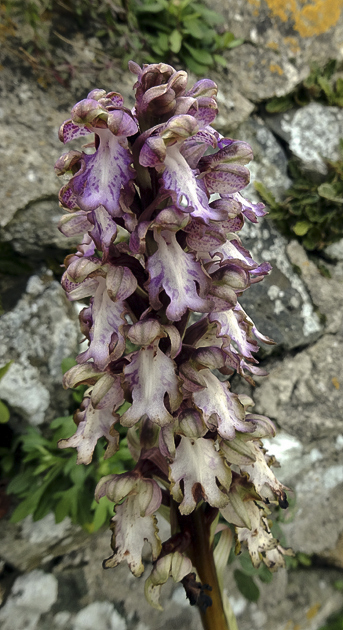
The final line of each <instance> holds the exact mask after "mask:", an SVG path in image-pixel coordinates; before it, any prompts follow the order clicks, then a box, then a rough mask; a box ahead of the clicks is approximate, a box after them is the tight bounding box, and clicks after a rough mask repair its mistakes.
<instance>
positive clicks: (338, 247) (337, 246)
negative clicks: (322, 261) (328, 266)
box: [324, 238, 343, 261]
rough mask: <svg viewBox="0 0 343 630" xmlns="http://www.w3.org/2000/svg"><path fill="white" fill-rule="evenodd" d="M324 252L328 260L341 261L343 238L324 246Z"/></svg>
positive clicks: (342, 258) (342, 257)
mask: <svg viewBox="0 0 343 630" xmlns="http://www.w3.org/2000/svg"><path fill="white" fill-rule="evenodd" d="M324 253H325V255H326V256H327V257H328V258H329V259H330V260H333V261H337V260H339V261H343V238H342V239H341V240H340V241H338V242H337V243H332V245H328V247H325V249H324Z"/></svg>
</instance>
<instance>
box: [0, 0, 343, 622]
mask: <svg viewBox="0 0 343 630" xmlns="http://www.w3.org/2000/svg"><path fill="white" fill-rule="evenodd" d="M210 4H211V7H212V8H216V9H217V10H220V11H221V12H222V13H223V16H224V19H225V20H226V22H227V25H228V26H229V27H230V28H232V30H234V32H235V34H236V35H237V36H243V37H245V39H246V42H245V44H243V46H241V47H240V48H237V49H236V50H233V51H231V52H230V54H229V55H228V61H229V70H228V75H227V76H226V75H224V74H223V75H218V76H217V77H216V79H217V81H218V84H219V104H220V107H221V110H220V111H221V113H220V117H219V129H220V131H222V132H223V133H224V132H226V133H232V135H233V136H234V137H238V138H240V139H244V140H247V141H248V142H250V143H251V145H252V146H253V149H254V153H255V160H256V161H255V162H254V163H253V164H252V166H251V175H252V180H253V179H257V180H259V181H262V182H264V183H265V185H266V186H268V187H269V188H271V189H272V191H273V192H274V194H275V196H276V197H278V198H281V197H282V194H283V192H284V190H285V189H286V188H287V187H288V185H289V179H288V175H287V156H288V155H289V154H290V153H292V152H293V153H294V154H296V155H297V156H298V157H299V159H301V160H303V162H304V165H305V166H307V167H308V168H310V169H312V170H313V171H314V172H317V173H318V176H319V175H320V174H321V173H322V172H323V170H322V169H323V166H322V165H323V162H322V161H321V157H322V156H323V155H324V156H325V155H328V156H330V157H332V155H333V153H334V152H335V150H336V149H337V146H338V139H339V136H340V135H342V136H343V128H342V110H339V109H338V108H333V107H330V108H326V107H324V106H322V105H318V104H310V105H309V106H307V107H305V108H303V109H302V110H299V111H295V112H292V113H291V115H289V114H283V115H281V116H279V117H278V118H277V120H276V119H275V118H273V120H270V119H266V120H263V119H262V118H260V117H258V116H257V115H256V110H255V106H256V103H258V102H259V101H260V100H263V99H265V98H270V97H271V96H274V95H280V94H286V93H287V92H289V91H290V89H292V88H293V87H294V86H295V85H296V84H297V83H298V82H299V81H300V80H301V79H302V78H304V77H305V76H306V75H307V74H308V71H309V63H310V61H311V60H312V59H317V60H318V61H326V60H327V59H328V58H329V57H331V56H333V55H334V56H335V57H337V58H339V57H340V56H342V49H341V46H342V41H343V21H342V20H343V18H342V15H341V3H340V2H335V1H334V0H331V3H330V4H331V5H332V6H331V9H332V10H331V12H326V13H325V16H326V18H325V20H326V21H325V20H321V19H319V18H318V16H319V17H320V16H321V15H322V13H321V12H322V10H323V5H324V3H323V2H321V1H319V0H317V2H314V3H312V4H313V7H314V9H313V12H312V13H311V12H310V10H309V6H310V3H309V2H307V3H300V2H299V3H297V2H296V0H294V1H292V2H289V3H288V4H287V7H289V9H287V10H286V8H285V6H284V5H285V3H281V2H277V1H275V0H274V1H273V0H267V1H266V2H264V1H262V0H261V1H260V0H249V1H248V2H245V1H244V2H243V1H242V0H232V1H230V2H228V1H226V2H224V1H223V0H214V1H211V3H210ZM323 15H324V14H323ZM313 16H314V17H313ZM316 16H317V18H318V19H314V18H316ZM305 36H306V37H305ZM2 63H3V68H2V70H1V71H0V85H1V90H2V96H3V98H2V102H1V108H0V155H1V163H2V164H3V165H4V168H3V169H2V172H1V175H0V178H1V179H0V182H1V189H2V201H3V207H2V209H1V215H0V224H1V228H0V241H1V243H2V247H4V246H7V245H8V244H10V245H11V247H12V248H13V251H14V252H15V255H16V256H18V260H20V261H21V262H23V261H26V262H27V263H28V266H27V267H26V271H25V273H24V274H21V275H19V276H18V275H11V274H2V275H1V277H0V281H1V289H2V295H3V299H2V302H3V308H4V311H5V312H4V314H3V315H2V317H1V319H0V357H1V359H0V367H1V365H4V364H5V363H7V362H8V361H10V360H11V361H12V364H11V367H10V369H9V371H8V372H7V374H6V376H5V377H4V378H3V379H2V380H1V383H0V387H1V394H0V397H1V398H2V399H3V400H4V401H5V402H6V403H7V404H8V406H9V408H10V410H11V421H10V423H11V428H12V430H13V431H14V432H20V431H22V430H24V428H25V426H28V425H34V426H40V427H41V428H42V430H43V431H44V430H45V427H47V426H48V423H49V421H51V420H52V419H53V418H54V417H56V415H60V414H61V413H65V412H66V410H67V409H68V404H69V398H68V394H67V393H66V392H64V391H63V390H62V388H61V387H60V385H59V384H60V380H61V368H60V365H61V361H62V359H63V358H65V357H67V356H73V355H74V354H75V353H76V351H77V347H78V344H79V341H80V337H79V332H78V324H77V311H76V310H75V309H74V307H72V306H71V305H70V303H68V302H67V301H66V299H65V297H64V294H63V291H62V289H61V288H60V286H59V283H58V281H57V280H56V278H55V269H56V264H59V263H60V262H61V261H62V260H63V255H64V253H65V252H66V251H67V250H68V248H69V247H70V245H71V244H72V243H68V242H66V241H65V239H63V238H61V237H60V235H59V233H58V231H57V230H56V223H57V221H58V218H59V213H60V210H59V207H58V203H57V201H56V194H57V191H58V188H59V182H58V181H57V180H56V179H55V177H54V173H53V168H52V167H53V164H54V161H55V159H56V158H57V157H58V155H59V154H60V152H61V147H60V143H59V141H58V139H57V130H58V126H59V123H60V122H61V121H62V120H63V119H64V118H66V117H67V115H68V109H70V107H71V106H72V105H73V103H74V101H75V98H74V97H75V93H76V94H77V96H78V97H79V98H82V97H83V96H84V95H85V94H86V93H87V91H88V89H89V88H90V87H94V85H90V82H91V81H92V80H93V79H94V81H95V78H94V77H90V76H81V77H80V76H79V77H76V78H75V81H74V83H73V84H72V87H71V92H70V93H68V92H67V91H65V90H63V89H62V88H60V87H58V86H57V87H54V88H51V89H49V90H48V91H44V90H43V89H42V88H40V87H39V86H38V84H37V83H36V81H35V79H34V77H31V76H29V75H28V74H25V73H24V74H23V73H22V72H21V70H20V69H18V68H14V67H10V66H9V64H8V59H5V60H3V62H2ZM100 79H101V80H100ZM100 79H99V78H98V81H97V86H98V87H104V88H105V89H108V90H110V89H115V90H118V91H121V92H122V93H123V95H124V96H125V97H127V98H128V101H127V102H128V103H130V101H131V103H132V93H131V85H132V80H131V77H130V75H128V73H123V72H121V71H119V70H118V71H117V72H115V76H110V75H109V73H107V74H106V69H104V70H103V71H102V74H101V76H100ZM314 120H315V121H316V124H315V125H314V124H313V121H314ZM341 129H342V133H341V131H340V130H341ZM324 132H325V134H326V135H325V142H324V141H323V134H324ZM328 147H329V148H328ZM315 151H316V152H317V153H316V154H315ZM325 151H326V152H325ZM315 155H317V156H318V159H314V157H315ZM246 194H247V195H248V196H250V197H251V198H254V195H255V192H254V189H253V187H252V186H251V185H250V186H249V188H248V189H247V193H246ZM243 238H244V239H245V244H246V245H247V247H248V248H250V249H251V250H252V252H253V255H254V257H255V258H256V259H259V260H260V261H263V260H269V261H270V262H271V263H272V265H273V271H272V273H271V274H270V276H269V277H268V278H267V279H266V280H265V281H264V282H263V283H261V284H258V285H254V286H253V287H252V288H251V289H250V290H249V291H248V292H247V294H246V297H245V298H244V301H243V306H244V307H246V308H247V310H248V312H250V313H251V314H252V315H253V317H254V319H255V321H256V324H257V326H258V327H259V328H260V329H261V330H262V331H263V332H264V333H265V334H267V335H269V336H271V337H273V338H274V339H275V341H276V345H275V346H274V347H272V348H270V347H268V348H263V349H262V355H261V356H262V360H263V365H264V366H265V367H266V368H267V369H268V371H269V373H270V376H269V377H268V378H264V379H258V382H257V387H256V389H255V391H254V392H252V391H251V388H250V386H247V385H245V384H244V383H242V382H240V381H238V380H237V381H236V380H235V383H234V387H235V388H236V391H246V392H247V393H249V394H250V395H251V394H252V395H253V397H254V400H255V402H256V407H255V408H256V411H257V412H258V413H264V414H266V415H269V416H270V417H271V418H272V419H273V420H274V421H275V423H276V425H277V427H278V435H277V437H276V439H275V440H273V441H271V442H270V443H269V442H268V443H267V442H266V447H267V448H268V449H269V451H270V453H274V454H275V455H276V457H277V459H278V460H279V462H280V463H281V469H280V470H279V471H278V476H279V478H280V479H281V480H282V481H283V482H284V483H286V484H287V485H288V486H289V487H290V488H291V496H292V498H293V499H294V501H293V503H294V505H293V506H292V509H291V510H289V512H288V514H287V515H286V522H285V523H282V524H281V527H282V529H283V532H284V534H285V536H286V539H287V542H288V544H289V545H291V546H292V547H293V549H294V550H295V551H296V552H302V553H306V554H308V555H309V556H310V557H311V558H312V564H311V566H309V567H307V568H306V569H305V568H304V567H303V568H301V569H299V568H298V569H297V570H293V571H290V572H288V573H287V572H286V571H280V572H279V573H278V574H276V575H275V576H274V578H273V581H272V583H271V584H262V583H259V587H260V590H261V597H260V599H259V601H258V603H257V604H253V603H248V602H247V600H245V599H244V598H243V597H242V595H240V593H239V591H238V590H237V587H236V586H235V583H234V581H233V579H232V571H233V569H234V568H235V566H236V565H230V566H229V567H228V570H227V576H226V582H225V584H226V589H227V591H228V594H229V596H230V600H231V603H232V606H233V608H234V610H235V612H236V614H237V617H238V623H239V628H240V630H251V628H263V629H264V630H272V629H273V630H285V629H286V628H287V630H288V629H289V630H292V629H293V630H295V628H297V629H299V630H300V629H301V630H318V629H319V628H320V626H321V625H322V624H323V623H324V622H325V620H326V619H327V617H328V616H329V615H330V614H331V613H332V612H335V611H337V610H339V609H340V607H341V606H342V596H341V594H340V593H339V592H338V591H337V590H335V588H334V583H335V582H336V581H337V580H338V579H342V570H343V504H342V501H341V494H342V490H343V398H342V389H343V379H342V373H343V364H342V357H343V332H342V317H343V284H342V280H343V245H342V243H338V244H336V245H334V246H332V247H331V248H328V250H327V251H326V265H327V267H328V269H329V271H330V276H331V277H330V278H325V277H323V276H322V275H321V274H320V272H319V271H318V268H317V267H316V265H315V264H314V263H313V262H312V261H311V260H309V258H308V256H307V254H306V252H305V251H304V250H303V248H302V247H301V245H300V244H299V243H298V242H296V241H294V242H291V243H288V242H287V241H286V240H285V239H284V237H282V236H281V235H280V234H279V233H278V232H277V230H276V229H275V227H274V226H273V225H272V223H271V222H270V221H269V220H268V218H266V219H264V220H263V222H261V223H260V224H259V225H258V226H255V225H250V226H247V227H246V228H245V232H244V236H243ZM51 261H55V262H54V264H52V262H51ZM295 270H296V271H295ZM299 270H300V274H299ZM159 526H160V528H161V530H162V532H163V528H165V524H164V523H163V521H162V520H161V522H160V524H159ZM0 532H1V536H0V557H1V558H2V561H1V564H0V573H1V577H0V579H1V582H0V595H1V598H2V599H3V608H2V609H1V611H0V622H1V624H2V625H1V627H2V628H3V629H4V630H24V628H25V630H47V629H48V628H49V630H59V629H61V628H63V629H64V630H81V628H83V630H88V628H89V629H91V628H92V629H93V628H94V627H96V628H98V630H158V629H160V628H165V629H166V630H172V629H176V628H178V629H180V630H182V629H185V628H187V629H189V630H196V629H198V628H199V616H198V612H197V610H196V609H194V608H190V607H189V605H188V603H187V602H186V600H185V597H184V594H183V591H182V589H180V587H176V588H175V586H173V585H172V584H169V585H168V586H167V587H166V588H165V591H164V606H165V610H164V612H163V613H158V612H157V611H154V610H152V609H151V608H149V606H148V605H147V604H146V602H145V600H144V595H143V587H144V583H143V582H142V581H141V580H136V579H135V578H133V577H132V576H131V574H130V573H129V571H128V569H127V567H126V566H125V567H124V566H121V567H119V568H117V569H116V570H114V571H108V572H104V571H103V569H102V567H101V563H102V559H103V558H105V557H106V556H107V555H108V554H109V551H110V548H109V542H110V534H109V532H108V531H105V532H100V533H98V534H97V535H94V536H92V537H90V536H88V535H87V534H85V532H83V531H82V530H81V529H80V528H78V527H76V526H74V525H72V524H71V523H70V521H69V519H65V521H63V522H62V523H60V524H58V525H56V524H55V523H54V517H53V515H52V514H49V515H48V516H46V517H45V518H44V519H43V520H42V521H39V522H37V523H33V522H32V519H31V518H30V517H27V518H26V519H25V520H24V521H23V522H22V523H20V524H18V525H16V526H13V525H10V524H9V523H8V516H7V517H5V518H3V519H2V520H1V521H0ZM146 562H147V563H148V562H149V560H148V558H147V559H146Z"/></svg>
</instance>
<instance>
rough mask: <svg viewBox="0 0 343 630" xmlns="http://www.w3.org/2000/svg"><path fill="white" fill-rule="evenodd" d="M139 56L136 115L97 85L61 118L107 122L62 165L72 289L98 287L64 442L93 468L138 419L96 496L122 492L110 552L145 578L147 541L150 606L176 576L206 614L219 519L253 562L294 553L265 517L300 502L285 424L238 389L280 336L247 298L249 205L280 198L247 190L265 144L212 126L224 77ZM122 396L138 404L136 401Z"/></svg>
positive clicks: (252, 272) (80, 294) (78, 127)
mask: <svg viewBox="0 0 343 630" xmlns="http://www.w3.org/2000/svg"><path fill="white" fill-rule="evenodd" d="M129 65H130V69H131V71H132V72H133V73H134V74H136V75H137V81H136V83H135V86H134V89H135V91H136V104H135V107H134V108H133V109H132V111H130V110H129V109H127V108H126V107H124V102H123V99H122V97H121V95H120V94H118V93H115V92H111V93H109V94H106V93H105V91H104V90H100V89H96V90H93V91H92V92H91V93H90V94H88V97H87V98H86V99H85V100H83V101H81V102H80V103H77V104H76V105H75V106H74V108H73V109H72V112H71V119H70V120H67V121H66V122H65V123H64V124H63V125H62V127H61V130H60V138H61V140H62V141H63V142H65V143H67V142H69V141H70V140H75V139H76V138H86V137H87V138H88V137H89V136H91V143H88V144H87V145H86V147H88V148H90V149H91V150H92V152H91V153H90V152H85V151H70V152H69V153H66V154H64V155H63V156H62V157H61V158H60V159H59V160H58V162H57V164H56V171H57V174H58V175H64V174H65V173H70V174H71V178H70V179H69V181H67V183H66V184H65V185H64V186H63V188H62V189H61V192H60V202H61V205H62V206H63V208H64V209H65V210H66V212H67V214H65V215H64V216H63V217H62V219H61V223H60V230H61V232H62V233H63V234H65V235H66V236H75V235H76V234H78V233H81V234H82V233H83V240H82V243H81V244H80V245H79V246H78V249H77V252H76V253H75V254H72V255H70V256H68V257H67V258H66V261H65V267H66V270H65V273H64V275H63V280H62V285H63V287H64V289H65V291H66V294H67V296H68V298H69V299H70V300H80V299H83V298H90V300H89V303H88V305H85V307H84V309H83V310H82V311H81V313H80V324H81V330H82V332H83V334H84V335H85V337H86V339H88V341H89V345H88V348H87V349H86V350H85V351H84V352H82V353H81V354H80V355H79V356H78V357H77V361H78V365H77V366H75V367H73V368H71V370H69V372H67V374H66V375H65V377H64V384H65V386H66V387H75V386H76V385H78V384H81V383H87V385H88V386H89V388H88V389H87V391H86V394H85V398H84V401H83V403H82V405H81V408H80V410H78V411H77V413H76V416H75V420H76V423H77V425H78V426H77V431H76V433H75V435H74V436H72V437H70V438H69V439H67V440H62V441H61V443H60V447H61V448H64V447H68V446H73V447H76V448H77V450H78V462H79V463H84V464H88V463H89V462H90V461H91V459H92V454H93V451H94V448H95V445H96V443H97V440H98V439H99V438H101V437H105V438H106V440H107V442H108V447H107V450H106V452H105V457H111V455H113V453H115V452H116V450H117V449H118V448H119V440H120V436H119V433H118V431H117V430H116V426H117V425H119V423H120V424H121V425H122V426H124V427H128V433H127V438H128V443H129V445H130V448H131V451H132V455H133V457H134V458H135V459H136V462H137V463H136V466H135V468H134V470H133V471H131V472H128V473H125V474H122V475H110V476H108V477H106V478H104V479H103V480H101V481H100V483H99V484H98V487H97V490H96V498H97V499H99V498H100V497H101V496H105V495H106V496H107V497H108V498H109V499H110V500H111V501H113V502H114V504H115V516H114V517H113V519H112V530H113V539H112V547H113V552H114V553H113V556H112V557H111V558H110V559H108V560H107V561H106V563H105V566H106V567H114V566H116V565H117V564H118V563H119V562H121V561H124V560H126V561H127V562H128V564H129V567H130V569H131V571H132V572H133V574H134V575H136V576H139V575H141V574H142V573H143V571H144V565H143V563H142V547H143V544H144V542H145V541H148V543H149V544H150V546H151V550H152V560H153V570H152V573H151V575H150V577H149V578H148V580H147V583H146V596H147V598H148V600H149V601H150V603H151V604H152V605H153V606H155V607H156V608H160V603H159V594H160V590H161V586H162V584H163V583H164V582H166V581H167V579H168V577H169V576H172V577H173V578H174V580H175V581H182V583H183V585H184V586H185V589H186V592H187V594H188V596H189V598H190V600H191V601H192V602H194V601H196V602H197V603H198V604H199V606H200V608H202V614H203V615H204V616H205V617H206V615H208V614H209V612H208V611H207V610H206V608H207V607H208V606H209V605H210V604H211V598H210V597H209V596H204V588H205V587H204V586H202V584H201V582H203V583H209V584H210V586H211V587H212V589H213V602H214V604H215V605H216V606H218V601H219V600H220V597H222V595H221V594H220V593H219V595H218V593H217V595H218V596H217V595H216V592H217V591H218V582H216V579H217V578H216V577H215V574H214V573H213V571H212V573H211V572H210V573H209V574H208V573H206V571H207V569H206V567H210V566H212V565H213V562H212V561H211V559H210V558H211V557H212V558H213V556H211V554H212V543H213V537H212V539H211V538H210V531H211V532H213V531H215V528H214V529H213V527H210V526H211V524H213V522H214V521H215V520H216V519H219V515H221V517H222V519H223V524H221V525H220V526H219V528H218V531H219V532H222V536H223V539H222V540H223V541H225V540H229V539H230V536H229V534H228V528H229V527H231V528H235V531H236V539H237V548H238V547H240V545H241V544H244V545H246V546H247V547H248V549H249V552H250V554H251V557H252V561H253V564H254V566H259V564H260V563H261V562H264V563H265V564H266V565H267V567H268V568H269V569H271V570H274V569H276V568H278V567H279V566H284V555H285V553H288V551H287V550H285V549H283V548H282V547H281V545H280V544H279V542H278V541H277V540H276V539H274V538H273V536H272V534H271V532H270V528H269V525H268V520H267V515H268V513H269V512H268V508H267V505H270V504H272V503H276V504H277V503H278V504H279V505H280V506H281V507H285V506H286V505H287V501H286V494H285V487H284V486H282V484H281V483H279V482H278V481H277V479H276V478H275V476H274V474H273V472H272V470H271V468H270V464H271V463H272V462H273V460H271V459H270V458H269V457H268V456H267V455H266V453H265V451H264V449H263V445H262V442H261V439H262V438H263V437H270V436H271V435H273V434H274V433H275V430H274V427H273V425H272V423H271V421H270V420H268V418H265V417H263V416H259V415H256V414H253V413H251V411H249V407H251V405H252V404H253V402H252V400H251V399H250V398H248V397H247V396H243V395H237V394H235V393H233V392H232V391H231V388H230V383H229V380H228V379H229V377H230V375H232V374H234V373H235V372H236V373H238V374H240V375H242V376H243V377H244V378H246V379H247V380H248V381H249V382H250V383H251V382H253V380H252V376H250V375H247V372H249V373H250V374H259V375H263V374H264V371H263V370H261V369H260V368H258V367H257V365H256V364H257V363H258V361H257V359H256V356H255V353H256V352H257V351H258V344H257V339H259V340H262V341H263V342H264V343H272V342H271V340H270V339H269V338H268V337H265V336H263V335H261V334H260V333H259V332H258V331H257V329H256V328H255V326H254V324H253V322H252V320H251V319H250V318H249V317H248V315H247V314H246V313H245V311H244V310H243V309H242V307H241V306H240V304H239V298H240V296H241V294H242V293H243V291H245V290H247V289H248V288H249V286H250V285H251V284H252V283H254V282H258V281H260V280H262V279H263V276H265V275H266V274H267V273H268V272H269V271H270V266H269V265H268V264H267V263H263V264H258V263H257V262H255V261H254V260H253V259H252V257H251V255H250V253H249V252H248V251H247V250H246V249H245V248H244V247H243V245H242V244H241V241H240V238H239V236H238V232H239V231H240V230H241V228H242V226H243V224H244V221H245V219H248V220H249V221H252V222H254V223H256V222H257V220H258V217H261V216H263V215H264V214H265V211H264V209H263V204H256V205H255V204H253V203H251V202H249V201H247V200H246V199H244V197H242V195H241V194H240V191H241V190H242V189H243V188H244V187H245V186H246V185H247V184H248V182H249V171H248V169H247V167H246V164H247V163H248V162H249V161H250V160H251V159H252V151H251V148H250V147H249V145H248V144H246V143H245V142H240V141H239V140H233V139H225V138H221V137H220V135H219V134H218V133H217V132H216V131H215V129H214V128H213V127H212V126H211V124H212V123H213V121H214V119H215V116H216V113H217V102H216V93H217V87H216V85H215V83H213V81H211V80H209V79H203V80H200V81H198V82H197V83H196V84H195V85H194V86H193V87H192V88H191V89H188V90H187V74H186V73H185V72H184V71H176V70H174V68H172V67H171V66H169V65H167V64H163V63H161V64H149V65H145V66H143V68H140V67H139V66H138V65H137V64H135V63H134V62H130V64H129ZM213 193H216V199H215V200H213V199H212V198H211V195H212V194H213ZM193 314H195V315H193ZM127 342H129V343H130V346H129V348H130V349H129V350H128V349H127V348H128V343H127ZM132 344H133V345H132ZM132 347H133V348H134V349H133V351H132ZM124 401H125V402H126V403H129V404H130V406H129V407H128V408H127V409H126V411H125V412H124V413H123V414H122V415H120V414H119V413H118V410H119V408H120V407H121V405H122V404H123V403H124ZM161 506H163V514H164V515H166V514H167V513H169V514H170V522H171V528H172V529H171V537H170V538H169V539H168V540H166V541H162V540H161V539H160V537H159V533H158V528H157V525H156V516H155V513H156V512H157V511H158V510H159V509H161ZM199 528H200V529H199ZM200 530H201V532H202V535H204V532H205V534H206V536H207V539H206V540H207V543H206V544H205V543H204V542H203V543H202V544H200V542H199V541H200V540H203V541H204V540H205V539H204V538H202V539H201V536H200V533H199V532H200ZM223 532H224V533H223ZM225 532H226V534H225ZM211 535H212V534H211ZM230 535H231V534H230ZM225 536H226V537H225ZM197 545H198V547H197ZM199 545H200V547H201V548H199ZM206 553H207V554H208V559H207V560H206V561H203V560H202V561H200V560H199V558H200V557H201V556H202V554H206ZM225 553H227V554H228V551H227V549H226V552H225ZM211 562H212V565H211ZM192 571H193V572H195V575H196V578H195V575H193V573H192ZM192 576H193V577H192ZM196 579H199V580H200V582H197V581H196ZM216 589H217V590H216ZM218 597H219V599H218ZM220 601H222V600H220ZM215 605H214V607H215ZM214 607H213V608H214ZM211 614H212V616H213V618H214V619H221V621H220V623H219V622H218V623H217V622H216V623H217V625H216V624H215V623H212V625H211V623H210V622H208V623H207V625H206V627H207V628H213V629H214V628H219V627H220V629H221V630H222V629H225V628H227V627H228V626H227V624H226V621H225V618H224V617H225V615H224V613H215V611H214V610H213V611H212V613H211ZM216 615H217V616H216ZM218 615H219V616H218ZM220 615H221V616H220ZM223 615H224V616H223ZM220 624H221V625H220ZM225 624H226V625H225Z"/></svg>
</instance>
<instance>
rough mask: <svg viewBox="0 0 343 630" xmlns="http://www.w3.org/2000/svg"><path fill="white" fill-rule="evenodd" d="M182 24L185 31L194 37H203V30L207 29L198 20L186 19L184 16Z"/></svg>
mask: <svg viewBox="0 0 343 630" xmlns="http://www.w3.org/2000/svg"><path fill="white" fill-rule="evenodd" d="M183 24H184V27H185V33H188V34H189V35H192V37H195V39H203V37H204V35H205V32H206V31H208V29H206V28H205V29H204V26H203V24H202V23H201V22H200V21H199V20H195V19H192V20H186V18H184V20H183Z"/></svg>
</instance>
